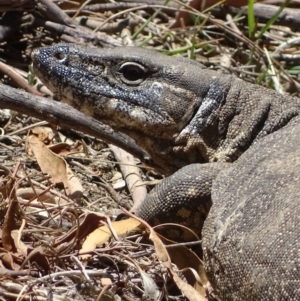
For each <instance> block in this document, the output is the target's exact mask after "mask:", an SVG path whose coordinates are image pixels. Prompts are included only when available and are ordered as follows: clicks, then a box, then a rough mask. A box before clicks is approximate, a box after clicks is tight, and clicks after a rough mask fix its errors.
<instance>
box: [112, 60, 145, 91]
mask: <svg viewBox="0 0 300 301" xmlns="http://www.w3.org/2000/svg"><path fill="white" fill-rule="evenodd" d="M117 74H118V76H119V78H120V79H121V80H122V82H123V83H124V84H127V85H134V86H135V85H138V84H140V83H142V82H143V81H144V79H145V78H146V74H147V70H146V69H145V67H144V66H142V65H140V64H137V63H133V62H127V63H124V64H122V65H121V67H120V68H119V69H118V71H117Z"/></svg>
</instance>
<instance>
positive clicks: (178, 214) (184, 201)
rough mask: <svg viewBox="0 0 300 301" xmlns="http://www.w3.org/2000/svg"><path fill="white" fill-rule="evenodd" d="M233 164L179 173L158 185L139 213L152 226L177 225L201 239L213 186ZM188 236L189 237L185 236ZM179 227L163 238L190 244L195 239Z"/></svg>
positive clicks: (195, 166)
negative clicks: (182, 226)
mask: <svg viewBox="0 0 300 301" xmlns="http://www.w3.org/2000/svg"><path fill="white" fill-rule="evenodd" d="M231 165H232V164H231V163H221V162H220V163H219V162H216V163H206V164H191V165H188V166H185V167H183V168H181V169H180V170H178V171H177V172H176V173H174V174H173V175H171V176H169V177H167V178H166V179H164V180H163V181H162V183H161V184H159V185H157V186H156V187H155V188H154V189H153V190H152V191H151V192H150V193H149V194H148V195H147V197H146V199H145V201H144V202H143V203H142V205H141V207H140V208H139V209H138V211H137V212H136V214H137V216H139V217H141V218H143V219H144V220H146V221H147V222H149V223H150V224H152V225H158V224H162V223H176V224H181V225H184V226H186V227H188V228H190V229H192V230H193V231H194V232H195V233H196V234H197V235H198V236H199V237H200V236H201V230H202V226H203V222H204V220H205V218H206V216H207V214H208V212H209V209H210V207H211V204H212V201H211V187H212V182H213V180H214V179H215V178H216V176H217V175H218V173H219V172H220V171H221V170H223V169H225V168H228V167H230V166H231ZM184 233H185V234H186V236H185V235H184ZM184 233H183V230H182V229H180V228H179V227H173V228H172V229H170V228H168V229H167V230H165V231H163V234H164V235H165V236H167V237H168V238H170V239H175V240H178V238H179V237H180V240H181V241H188V240H191V238H192V236H191V234H190V233H188V232H187V231H184ZM194 239H195V237H194Z"/></svg>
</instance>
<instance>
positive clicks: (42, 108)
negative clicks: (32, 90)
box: [0, 83, 149, 161]
mask: <svg viewBox="0 0 300 301" xmlns="http://www.w3.org/2000/svg"><path fill="white" fill-rule="evenodd" d="M0 108H1V109H11V110H14V111H17V112H19V113H22V114H26V115H29V116H32V117H36V118H39V119H42V120H46V121H48V122H50V123H54V124H57V125H59V126H61V127H68V128H73V129H74V130H76V131H81V132H84V133H86V134H89V135H92V136H94V137H96V138H100V139H102V140H104V141H105V142H107V143H111V144H114V145H116V146H118V147H121V148H123V149H124V150H126V151H128V152H130V153H131V154H133V155H134V156H136V157H137V158H139V159H141V160H143V161H145V160H149V155H148V154H147V153H146V152H145V151H144V150H143V149H142V148H140V147H139V146H138V145H137V144H136V143H135V141H134V140H133V139H131V138H129V137H128V136H126V135H125V134H122V133H118V132H115V131H114V130H113V129H112V128H110V127H109V126H107V125H104V124H102V123H101V122H99V121H97V120H96V119H93V118H91V117H87V116H86V115H84V114H83V113H80V112H79V111H77V110H75V109H74V108H72V107H71V106H69V105H67V104H65V103H61V102H56V101H53V100H49V99H47V98H44V97H40V96H36V95H32V94H29V93H27V92H25V91H20V90H17V89H15V88H12V87H9V86H7V85H3V84H1V83H0Z"/></svg>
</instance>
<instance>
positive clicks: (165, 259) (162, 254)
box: [124, 210, 207, 301]
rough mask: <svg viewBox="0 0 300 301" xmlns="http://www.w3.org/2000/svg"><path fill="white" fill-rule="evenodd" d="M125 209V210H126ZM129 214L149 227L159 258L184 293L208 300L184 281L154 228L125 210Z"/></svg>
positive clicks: (196, 299) (192, 298)
mask: <svg viewBox="0 0 300 301" xmlns="http://www.w3.org/2000/svg"><path fill="white" fill-rule="evenodd" d="M124 211H125V210H124ZM125 212H126V213H127V214H128V215H130V216H131V217H132V218H134V219H137V220H138V221H140V222H141V223H142V224H143V225H144V226H145V227H146V228H147V229H149V231H150V235H149V238H150V239H151V240H152V242H153V244H154V247H155V251H156V254H157V257H158V258H159V260H160V261H161V262H162V263H163V264H164V265H165V267H166V268H167V269H168V270H169V272H170V273H171V275H172V276H173V280H174V282H175V283H176V285H177V286H178V288H179V289H180V290H181V291H182V293H183V294H184V295H185V296H186V297H187V298H188V299H189V300H190V301H207V299H206V298H205V297H204V296H202V295H201V294H200V293H199V292H197V291H196V290H195V289H194V288H193V287H192V286H191V285H189V284H188V283H186V282H184V281H183V280H182V279H181V278H180V277H179V276H178V275H177V273H176V272H175V271H174V270H173V268H172V264H171V259H170V256H169V254H168V252H167V250H166V247H165V245H164V244H163V242H162V241H161V239H160V238H159V237H158V235H157V234H156V233H155V231H154V230H153V228H152V227H151V226H150V225H149V224H148V223H146V222H145V221H143V220H142V219H140V218H138V217H136V216H134V215H132V214H130V213H129V212H127V211H125Z"/></svg>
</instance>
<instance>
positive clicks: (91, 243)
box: [79, 218, 141, 260]
mask: <svg viewBox="0 0 300 301" xmlns="http://www.w3.org/2000/svg"><path fill="white" fill-rule="evenodd" d="M111 224H112V227H113V229H114V231H115V232H116V234H117V235H118V236H123V235H126V234H127V233H130V232H132V231H134V230H136V229H137V228H138V227H140V225H141V223H140V222H139V221H137V220H136V219H133V218H129V219H126V220H121V221H116V222H112V223H111ZM111 236H112V233H111V231H110V229H109V227H107V226H101V227H99V228H97V229H96V230H95V231H93V232H92V233H90V234H89V236H88V237H87V238H86V240H85V241H84V243H83V245H82V248H81V250H80V252H79V253H86V252H92V251H94V250H95V249H96V247H97V246H100V245H102V244H104V243H105V242H107V241H108V240H109V238H110V237H111ZM89 257H90V255H88V254H87V255H83V256H82V259H83V260H86V259H88V258H89Z"/></svg>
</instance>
